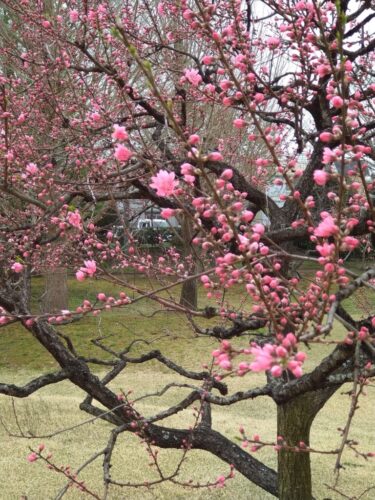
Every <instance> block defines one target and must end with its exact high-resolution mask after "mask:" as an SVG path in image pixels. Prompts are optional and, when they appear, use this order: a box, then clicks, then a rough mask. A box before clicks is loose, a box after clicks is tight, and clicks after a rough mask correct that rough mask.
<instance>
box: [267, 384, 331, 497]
mask: <svg viewBox="0 0 375 500" xmlns="http://www.w3.org/2000/svg"><path fill="white" fill-rule="evenodd" d="M337 389H338V386H336V387H334V388H332V387H330V388H328V389H323V390H320V391H315V392H310V393H306V394H304V395H303V396H300V397H298V398H296V399H293V400H292V401H290V402H288V403H285V404H282V405H278V407H277V435H278V436H281V437H282V438H283V440H284V441H285V443H286V445H287V446H299V444H300V443H301V441H302V442H303V443H305V444H306V445H307V446H309V444H310V429H311V425H312V423H313V421H314V418H315V417H316V415H317V414H318V412H319V411H320V410H321V408H323V406H324V404H325V403H326V402H327V401H328V399H329V398H330V397H331V396H332V394H333V393H334V392H335V391H336V390H337ZM278 491H279V498H280V500H312V498H313V496H312V484H311V464H310V454H309V453H306V452H295V451H286V450H281V451H279V453H278Z"/></svg>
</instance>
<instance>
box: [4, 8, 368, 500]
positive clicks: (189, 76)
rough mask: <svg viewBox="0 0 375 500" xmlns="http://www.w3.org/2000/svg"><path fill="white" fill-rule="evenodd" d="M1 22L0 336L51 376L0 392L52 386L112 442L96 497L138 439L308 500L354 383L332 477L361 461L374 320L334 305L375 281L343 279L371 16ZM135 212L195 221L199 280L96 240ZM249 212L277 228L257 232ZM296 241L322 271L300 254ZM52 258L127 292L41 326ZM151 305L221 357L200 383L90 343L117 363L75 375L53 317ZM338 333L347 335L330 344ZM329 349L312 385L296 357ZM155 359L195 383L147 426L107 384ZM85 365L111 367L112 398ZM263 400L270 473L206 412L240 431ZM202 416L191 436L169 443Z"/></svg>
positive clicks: (72, 354)
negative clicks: (185, 294) (350, 456)
mask: <svg viewBox="0 0 375 500" xmlns="http://www.w3.org/2000/svg"><path fill="white" fill-rule="evenodd" d="M0 5H1V7H2V9H3V13H4V15H5V13H6V15H7V16H9V23H10V25H11V28H12V32H13V33H21V32H22V38H17V37H16V38H13V37H12V38H9V37H7V36H6V35H5V34H4V33H3V34H2V43H1V53H0V57H1V64H2V67H3V68H5V67H7V68H9V67H10V66H11V67H12V70H11V71H8V72H6V73H4V74H3V76H2V77H1V82H0V83H1V103H0V104H1V110H2V114H1V119H2V137H1V141H2V143H1V152H2V153H1V154H2V184H1V191H2V200H1V213H0V241H1V251H2V254H1V259H2V274H3V276H2V280H1V286H2V289H1V292H0V305H1V307H2V310H1V314H2V315H1V317H0V320H1V324H2V325H3V326H5V327H6V325H7V324H8V323H9V322H15V321H18V322H20V323H21V324H22V325H23V326H24V328H25V329H26V330H28V331H29V332H30V333H31V334H32V335H33V336H34V338H35V341H36V342H39V343H40V344H41V345H42V346H43V347H44V348H45V349H46V350H47V351H48V352H49V353H50V354H51V356H52V357H53V358H54V359H55V360H56V361H57V363H58V364H59V365H60V367H61V369H60V371H59V372H56V373H51V374H44V375H41V376H40V377H39V378H37V379H35V380H33V381H31V382H30V383H28V384H26V385H25V386H23V387H21V386H15V385H12V384H2V385H1V386H0V388H1V392H2V393H3V394H8V395H11V396H14V397H26V396H27V395H29V394H31V393H33V392H35V391H36V390H38V389H39V388H41V387H43V386H45V385H47V384H51V383H57V382H59V381H61V380H64V379H69V380H70V381H71V382H72V383H73V384H75V385H76V386H78V387H79V388H81V389H82V390H83V391H84V392H85V393H86V394H87V398H86V399H85V401H84V403H83V404H82V405H81V408H82V409H83V410H85V411H87V412H88V413H91V414H92V415H95V416H98V417H99V418H103V419H105V420H106V421H108V422H111V423H112V424H113V425H114V426H115V427H114V431H113V432H112V433H111V435H110V439H109V444H108V447H107V448H106V449H105V450H104V451H103V452H102V454H103V455H104V476H103V477H104V484H105V496H106V495H107V493H108V490H109V488H110V486H111V484H112V483H113V481H114V480H113V479H112V477H111V473H110V464H111V457H112V452H113V449H114V446H115V442H116V438H117V436H118V435H119V434H120V433H122V432H136V433H137V434H138V435H139V436H140V437H141V438H142V439H143V440H144V441H146V442H147V443H149V444H150V445H151V444H152V445H155V446H157V447H161V448H176V449H181V448H183V449H184V450H185V451H186V453H187V452H188V450H190V449H192V448H195V449H201V450H206V451H209V452H210V453H212V454H214V455H216V456H217V457H219V458H220V459H222V460H223V461H225V462H227V463H229V464H231V465H233V467H234V468H235V469H236V470H238V471H239V472H240V473H241V474H243V475H244V476H245V477H247V478H248V479H249V480H250V481H252V482H254V483H255V484H257V485H258V486H260V487H261V488H263V489H264V490H266V491H267V492H270V493H271V494H273V495H275V496H279V497H280V498H282V499H288V500H289V499H302V498H303V499H309V498H312V487H311V470H310V458H309V455H310V448H309V433H310V428H311V424H312V422H313V420H314V418H315V416H316V415H317V413H318V412H319V410H320V409H321V408H322V407H323V406H324V404H325V403H326V401H327V400H328V399H329V398H330V397H331V396H332V395H333V394H334V393H335V392H336V391H337V390H338V389H339V388H340V387H341V386H342V385H343V384H344V383H347V382H350V383H352V389H351V401H352V404H351V408H350V412H349V416H348V420H347V424H346V427H345V429H343V432H342V441H341V444H340V445H339V446H338V449H337V450H336V451H335V452H334V454H336V466H335V467H336V472H337V473H338V472H339V471H340V469H341V467H342V453H343V450H344V449H345V447H346V446H351V447H352V448H353V446H354V450H355V451H357V452H358V453H363V454H365V455H366V453H367V452H366V451H363V452H362V451H360V449H359V448H358V449H357V448H355V445H353V443H351V442H350V440H349V438H348V436H349V431H350V425H351V423H352V419H353V415H354V412H355V409H356V407H357V403H358V398H359V396H360V394H361V393H362V392H363V389H364V387H365V385H366V384H368V382H369V380H370V379H371V377H372V376H373V375H374V366H373V361H374V345H373V334H374V327H375V320H374V315H373V314H369V315H368V317H366V318H360V319H358V318H354V317H353V316H352V315H351V314H350V313H349V311H348V310H347V308H346V307H345V303H344V300H345V299H347V298H348V297H350V296H353V295H355V294H356V293H358V291H359V290H360V289H362V287H367V288H368V289H369V290H373V284H372V283H371V280H372V279H373V278H374V277H375V270H374V269H372V268H370V269H369V270H367V271H366V272H365V273H363V274H361V275H356V274H355V273H354V272H353V271H351V270H350V269H348V268H347V267H346V265H345V255H346V254H347V253H348V252H350V251H352V250H353V249H355V248H356V247H357V246H358V245H359V244H360V243H361V242H362V241H363V240H364V239H367V240H368V242H369V244H370V245H373V243H374V242H373V231H374V206H373V196H372V192H373V187H374V186H373V180H372V178H371V176H370V175H368V174H369V172H370V170H371V169H370V167H369V165H371V161H372V160H373V158H374V152H373V148H372V143H371V141H372V136H373V129H374V127H375V120H374V108H373V100H374V97H375V95H374V94H375V83H373V73H372V70H371V67H372V63H373V60H374V51H373V49H374V46H375V41H374V39H373V38H372V37H371V32H370V30H369V25H370V22H371V20H372V19H373V17H374V16H375V14H374V12H373V10H372V5H371V2H367V1H365V2H360V3H358V2H357V3H355V2H346V1H337V2H336V3H332V2H320V3H319V2H316V1H311V2H309V1H307V2H305V1H297V2H296V1H290V2H286V1H285V2H284V1H282V2H274V1H273V0H271V1H270V2H267V3H264V4H263V3H262V2H257V3H252V2H241V1H237V0H227V1H222V0H219V1H217V2H215V3H212V2H208V1H204V0H194V1H193V0H192V1H181V2H172V1H162V2H159V3H157V4H156V3H153V2H147V1H146V0H143V1H139V2H134V1H129V2H127V1H124V2H121V3H120V2H116V1H115V0H113V1H108V2H103V3H100V2H98V1H95V0H94V1H90V2H88V1H82V2H80V1H73V0H71V1H67V2H65V3H63V4H60V3H59V2H54V9H53V10H51V9H49V10H46V9H45V8H44V6H43V5H42V2H31V1H28V0H22V1H20V0H17V1H16V0H14V1H13V0H2V1H1V2H0ZM51 12H53V14H51ZM50 47H53V51H52V50H51V49H50ZM179 47H180V48H179ZM181 47H182V49H181ZM181 56H183V60H184V67H183V68H181ZM176 81H178V85H177V84H176ZM56 82H60V84H59V85H56ZM46 108H48V109H49V112H48V113H46V112H45V110H46ZM47 116H48V118H47ZM187 116H188V118H189V119H187ZM213 116H215V117H216V118H215V120H213V118H212V117H213ZM36 124H37V125H38V127H37V128H36V126H35V125H36ZM229 125H230V126H229ZM57 158H63V160H64V161H63V162H62V161H57V160H56V159H57ZM301 158H307V162H305V161H302V160H301ZM270 182H273V183H274V184H275V185H277V186H281V187H282V189H283V194H282V195H281V198H282V199H281V201H282V202H283V205H282V207H280V206H279V204H277V203H276V202H275V201H274V200H273V199H272V198H271V197H270V196H268V194H267V187H268V186H269V184H270ZM129 198H143V199H148V200H150V201H151V202H153V203H154V204H156V205H158V206H159V207H161V208H162V216H163V217H164V218H166V219H168V218H169V217H171V216H173V215H176V216H180V217H183V218H184V219H185V220H188V221H189V226H190V228H191V230H192V231H193V234H192V240H191V242H192V244H193V245H194V246H195V248H196V249H197V254H198V255H199V258H200V260H201V265H202V272H196V271H194V269H195V261H194V257H191V258H188V257H185V258H184V259H180V255H179V253H178V252H177V251H176V250H170V251H169V252H166V254H165V255H164V256H161V257H158V258H153V257H152V256H151V255H148V254H147V253H145V252H144V251H142V248H141V247H140V246H139V245H137V241H136V240H132V241H131V242H130V245H129V246H128V247H127V248H126V249H124V247H123V246H122V245H121V244H120V243H119V241H117V239H116V237H115V235H114V234H113V232H112V231H110V230H108V231H107V232H106V234H104V236H103V230H102V228H98V226H97V225H96V224H95V220H97V219H95V217H96V215H97V211H98V210H100V209H101V207H102V206H103V205H102V204H103V203H106V202H112V203H116V202H117V201H122V200H126V199H129ZM261 212H263V213H264V214H265V215H266V216H267V217H268V220H269V224H268V225H265V224H264V223H262V222H257V220H256V216H257V214H259V213H261ZM51 228H52V229H51ZM301 243H303V244H305V245H306V244H309V245H312V247H313V249H314V252H315V254H314V255H315V256H314V257H308V256H306V255H305V254H304V253H302V252H300V251H299V248H300V246H299V245H300V244H301ZM46 259H48V260H49V261H51V262H52V263H53V262H54V263H58V265H61V263H64V265H69V266H70V268H71V269H72V270H73V269H74V271H75V272H76V277H77V279H78V280H80V281H84V280H89V279H93V278H98V277H100V278H102V279H106V280H109V281H110V282H112V283H114V284H118V285H120V286H121V287H123V291H122V292H121V293H120V295H119V296H118V297H116V298H115V297H107V296H106V295H105V294H104V293H100V294H99V295H98V300H97V301H96V302H94V303H93V302H90V301H89V300H87V299H85V300H84V301H83V303H82V305H80V306H79V307H78V308H76V309H74V310H63V311H61V313H60V314H56V313H55V312H52V311H50V314H48V313H47V314H43V315H40V314H39V313H37V312H35V311H32V310H30V308H29V306H28V304H27V302H26V301H25V291H24V286H23V284H24V281H25V280H24V273H25V271H26V269H27V268H32V270H33V272H34V273H35V272H38V270H40V269H41V267H42V265H43V264H44V263H45V261H46ZM306 261H309V262H313V263H314V266H316V269H315V271H314V276H313V278H312V279H311V276H309V277H308V278H307V279H304V276H303V275H300V274H297V273H295V272H294V269H295V263H296V262H306ZM129 268H131V269H135V270H136V271H137V272H139V273H141V274H144V275H146V276H147V277H149V278H151V279H152V280H154V282H157V283H159V286H158V287H157V288H155V289H152V290H149V289H146V287H145V288H142V287H140V286H136V285H134V284H131V283H129V282H128V281H127V280H126V278H124V277H123V275H122V273H123V271H124V270H127V269H129ZM18 278H19V279H18ZM197 278H199V279H200V281H201V282H202V285H203V287H204V289H205V290H206V291H207V299H208V301H207V307H205V308H204V309H198V310H195V308H189V307H188V305H187V304H186V303H184V302H183V303H182V304H180V303H179V302H178V301H176V300H174V298H173V296H169V297H166V296H165V294H164V293H163V292H165V291H166V290H170V289H172V288H173V287H175V286H176V287H177V286H181V285H182V284H184V283H186V282H188V281H189V280H193V279H197ZM15 282H17V286H14V283H15ZM231 288H235V289H236V290H237V289H240V290H242V292H243V296H244V301H243V304H242V306H241V307H240V308H239V307H238V306H236V305H235V304H231V303H230V300H229V299H228V298H227V297H226V293H227V291H228V290H229V289H231ZM129 290H132V291H133V292H134V293H135V295H134V297H133V298H132V299H130V297H129ZM144 298H151V299H152V300H154V301H155V302H156V303H157V304H158V305H160V307H161V308H168V309H172V310H174V311H176V313H184V314H186V315H187V318H188V320H189V321H190V324H191V325H192V327H193V328H194V330H195V332H196V333H197V334H198V335H205V336H210V337H212V338H213V339H217V348H216V349H215V350H214V351H213V352H212V353H211V352H208V353H207V359H205V360H202V362H208V361H209V360H210V357H211V354H212V356H213V363H212V367H211V368H210V369H206V370H205V371H202V372H195V371H194V372H193V371H190V370H188V369H186V368H185V367H183V366H179V365H177V364H176V363H174V362H173V360H169V359H167V358H166V357H165V356H164V355H163V354H162V353H161V352H159V351H156V350H155V351H148V352H144V353H143V354H141V355H140V356H138V357H133V356H132V355H131V352H130V350H131V346H130V347H129V346H124V350H122V351H121V352H114V351H111V350H110V348H109V347H108V346H107V345H106V344H105V341H102V340H100V341H99V340H97V342H96V345H97V347H98V349H99V350H100V349H101V350H103V353H106V354H108V353H110V355H111V360H110V361H109V362H108V360H103V359H102V358H100V356H99V357H96V358H92V357H90V358H88V357H87V356H85V354H84V353H78V352H76V350H75V348H74V345H73V344H72V342H71V340H69V339H66V338H65V339H64V338H62V337H61V336H59V334H58V330H57V325H59V324H60V323H62V322H63V321H65V320H66V319H69V318H73V317H83V318H84V317H85V316H87V315H91V314H93V315H95V316H97V315H99V314H101V313H102V312H103V313H104V312H106V313H108V314H110V310H111V309H112V308H132V304H133V303H135V302H137V301H140V300H142V299H144ZM224 298H225V300H224ZM245 298H246V300H245ZM202 318H204V319H205V320H208V321H209V326H208V327H207V326H205V327H204V328H203V326H202V323H201V321H202ZM336 322H339V323H341V324H342V325H343V326H344V327H345V329H346V331H347V333H346V334H345V335H344V336H342V337H341V338H339V339H337V338H336V337H335V336H334V335H333V327H334V325H335V323H336ZM249 333H252V338H251V343H250V344H249V342H248V336H249ZM237 337H239V338H241V337H244V338H243V341H242V343H241V346H240V347H239V346H238V343H237V342H236V343H234V342H232V339H234V338H237ZM320 343H326V344H327V345H331V346H332V349H331V352H330V353H329V354H328V355H327V356H326V357H325V358H324V359H323V360H322V361H321V362H319V363H318V364H316V366H314V367H312V369H310V370H307V371H306V370H304V361H305V359H306V357H307V355H308V349H309V348H311V349H314V347H315V346H316V345H317V344H320ZM186 357H187V358H189V357H194V350H192V351H191V352H188V353H186ZM152 359H157V360H158V361H159V362H161V363H163V364H165V365H166V366H168V367H169V368H170V369H171V370H172V371H174V372H176V374H179V375H182V376H184V377H186V378H187V379H191V380H194V381H195V385H192V384H189V390H188V391H187V392H185V390H183V389H181V399H180V401H178V402H176V404H175V405H174V406H172V407H169V408H166V409H165V411H163V412H162V413H160V414H157V415H152V416H143V415H141V414H140V413H139V412H138V411H137V407H136V406H133V405H132V404H131V403H130V402H129V401H128V399H127V398H126V397H124V399H123V401H121V402H119V399H118V396H117V395H116V393H115V392H114V391H113V390H111V389H109V388H108V384H109V383H110V382H112V383H113V381H114V380H115V378H116V376H117V375H118V374H119V373H121V372H122V371H123V370H125V369H126V366H127V365H128V364H131V363H138V364H139V363H140V364H142V363H147V362H148V361H150V360H152ZM95 365H99V366H109V367H110V368H109V371H108V373H107V374H106V375H105V376H104V378H102V379H99V378H98V377H97V376H96V375H95V371H94V369H95ZM252 372H264V373H265V383H264V385H262V386H260V387H254V385H253V384H252V377H251V373H252ZM229 376H232V377H236V376H238V377H246V378H247V379H248V380H249V387H248V390H246V391H241V392H232V393H228V387H227V385H226V383H225V382H226V378H227V377H229ZM185 389H186V388H185ZM166 390H167V389H166ZM218 392H219V394H218ZM257 397H269V398H271V399H272V400H273V401H274V402H275V404H276V405H277V408H278V417H277V426H278V432H277V434H278V437H277V438H276V437H275V443H264V442H262V441H261V440H259V438H258V437H254V438H253V439H252V441H253V448H252V449H253V450H256V449H258V448H259V447H262V446H266V445H269V444H272V445H274V446H275V447H276V451H277V453H278V471H277V473H276V472H275V471H273V470H272V469H270V468H269V467H267V466H266V465H264V464H263V463H261V462H260V461H258V460H257V459H256V458H255V457H253V455H252V454H251V453H248V452H247V450H246V449H244V448H242V447H241V446H239V445H237V444H236V443H234V442H232V441H230V440H229V439H228V438H227V437H226V436H224V435H223V434H222V433H219V432H217V431H216V430H214V422H212V418H211V407H212V405H219V406H221V405H234V404H236V403H238V402H243V401H248V402H249V412H250V411H251V400H253V399H255V398H257ZM97 403H99V404H100V405H102V406H104V408H106V409H107V410H108V411H106V412H105V413H103V410H102V409H100V407H99V406H97ZM194 404H196V405H199V410H198V414H197V419H196V423H195V425H194V426H193V427H192V428H186V429H175V428H172V427H168V426H165V425H163V422H162V421H163V420H164V419H165V418H167V417H168V416H170V415H173V414H176V413H178V412H179V411H181V410H183V409H186V408H189V407H190V406H192V405H194ZM243 434H244V442H248V441H251V439H250V438H246V436H245V430H244V431H243ZM315 451H316V450H315ZM323 451H324V450H323ZM40 456H41V452H40V453H39V452H38V453H35V456H33V457H32V459H35V458H38V457H40ZM366 456H367V455H366ZM368 456H371V452H369V455H368ZM176 474H178V471H177V472H176ZM161 479H162V480H164V479H165V478H163V477H161ZM169 479H170V480H174V481H176V482H178V481H177V480H176V476H173V478H169ZM223 482H225V477H223V478H220V480H218V481H217V483H216V484H217V485H222V484H223Z"/></svg>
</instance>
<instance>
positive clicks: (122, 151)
mask: <svg viewBox="0 0 375 500" xmlns="http://www.w3.org/2000/svg"><path fill="white" fill-rule="evenodd" d="M132 156H133V153H132V152H131V151H130V149H128V148H127V147H126V146H123V145H122V144H118V145H117V146H116V148H115V158H116V160H118V161H121V162H124V161H128V160H130V158H131V157H132Z"/></svg>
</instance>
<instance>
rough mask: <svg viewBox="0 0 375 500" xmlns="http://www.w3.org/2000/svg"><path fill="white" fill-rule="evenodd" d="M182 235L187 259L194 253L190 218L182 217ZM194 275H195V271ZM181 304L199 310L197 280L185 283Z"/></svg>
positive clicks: (184, 253)
mask: <svg viewBox="0 0 375 500" xmlns="http://www.w3.org/2000/svg"><path fill="white" fill-rule="evenodd" d="M181 233H182V239H183V256H184V257H187V256H188V255H190V254H191V253H192V248H191V240H192V238H193V226H192V222H191V220H190V218H188V217H185V216H182V217H181ZM193 258H194V257H193ZM192 274H195V273H194V271H193V273H192ZM180 304H181V305H182V306H185V307H187V308H189V309H193V310H196V309H197V308H198V283H197V280H195V279H192V280H187V281H185V282H184V283H183V285H182V289H181V296H180Z"/></svg>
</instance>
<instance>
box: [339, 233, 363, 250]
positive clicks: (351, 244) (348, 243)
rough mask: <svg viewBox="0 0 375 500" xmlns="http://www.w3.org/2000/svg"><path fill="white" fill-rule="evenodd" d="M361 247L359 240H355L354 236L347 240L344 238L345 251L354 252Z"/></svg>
mask: <svg viewBox="0 0 375 500" xmlns="http://www.w3.org/2000/svg"><path fill="white" fill-rule="evenodd" d="M358 245H359V240H357V238H353V236H345V238H343V244H342V246H343V249H344V250H350V251H352V250H354V249H355V248H357V246H358Z"/></svg>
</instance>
